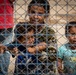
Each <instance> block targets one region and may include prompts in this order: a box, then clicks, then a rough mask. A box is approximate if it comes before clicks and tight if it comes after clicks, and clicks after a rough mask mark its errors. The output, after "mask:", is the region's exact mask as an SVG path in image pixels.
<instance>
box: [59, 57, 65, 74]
mask: <svg viewBox="0 0 76 75" xmlns="http://www.w3.org/2000/svg"><path fill="white" fill-rule="evenodd" d="M58 72H59V74H60V75H65V74H64V73H63V67H62V59H60V58H58Z"/></svg>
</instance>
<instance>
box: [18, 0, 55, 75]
mask: <svg viewBox="0 0 76 75" xmlns="http://www.w3.org/2000/svg"><path fill="white" fill-rule="evenodd" d="M49 11H50V5H49V3H48V1H47V0H32V1H31V2H30V4H29V5H28V14H29V22H27V23H25V24H26V25H27V26H28V25H29V24H30V25H31V26H34V28H35V29H36V30H35V33H34V35H35V43H34V44H35V45H34V46H33V47H28V48H27V51H28V52H29V53H31V54H34V55H35V58H36V60H35V61H32V62H33V64H34V66H35V67H32V69H30V68H31V67H28V69H29V70H30V71H27V72H25V73H24V75H29V74H32V75H46V74H48V75H51V74H52V75H55V69H54V65H55V61H56V37H55V32H54V30H53V29H51V28H49V26H48V25H47V24H45V22H44V20H45V19H46V18H47V17H48V16H49ZM27 26H26V27H27ZM22 72H23V70H22ZM17 75H19V74H17Z"/></svg>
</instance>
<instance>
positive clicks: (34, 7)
mask: <svg viewBox="0 0 76 75" xmlns="http://www.w3.org/2000/svg"><path fill="white" fill-rule="evenodd" d="M30 9H31V10H40V11H44V10H45V9H44V7H43V6H38V5H33V6H31V7H30Z"/></svg>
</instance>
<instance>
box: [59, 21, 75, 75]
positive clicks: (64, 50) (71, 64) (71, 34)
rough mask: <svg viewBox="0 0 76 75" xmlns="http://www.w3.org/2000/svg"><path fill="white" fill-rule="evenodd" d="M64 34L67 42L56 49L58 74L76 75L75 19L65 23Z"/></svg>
mask: <svg viewBox="0 0 76 75" xmlns="http://www.w3.org/2000/svg"><path fill="white" fill-rule="evenodd" d="M65 36H66V38H67V39H68V43H66V44H64V45H62V46H61V47H60V48H59V49H58V72H59V74H60V75H76V21H72V22H69V23H67V24H66V26H65ZM62 63H63V67H62Z"/></svg>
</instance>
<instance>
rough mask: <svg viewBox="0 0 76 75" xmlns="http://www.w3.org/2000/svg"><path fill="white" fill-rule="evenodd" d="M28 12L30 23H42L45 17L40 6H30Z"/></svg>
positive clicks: (43, 10)
mask: <svg viewBox="0 0 76 75" xmlns="http://www.w3.org/2000/svg"><path fill="white" fill-rule="evenodd" d="M28 13H29V19H30V23H32V24H37V25H38V24H43V22H44V19H45V9H44V8H43V7H41V6H36V5H34V6H31V7H30V10H29V11H28Z"/></svg>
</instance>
